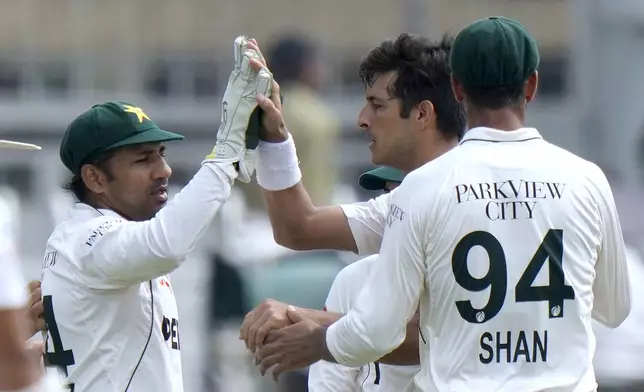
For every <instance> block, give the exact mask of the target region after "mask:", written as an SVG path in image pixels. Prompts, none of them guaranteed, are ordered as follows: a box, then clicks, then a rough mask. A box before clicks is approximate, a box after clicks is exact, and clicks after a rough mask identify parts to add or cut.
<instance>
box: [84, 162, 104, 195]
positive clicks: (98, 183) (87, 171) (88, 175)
mask: <svg viewBox="0 0 644 392" xmlns="http://www.w3.org/2000/svg"><path fill="white" fill-rule="evenodd" d="M80 175H81V178H82V179H83V183H84V184H85V186H86V187H87V189H89V190H90V191H92V192H93V193H96V194H101V193H103V192H105V185H106V184H107V177H106V176H105V174H104V173H103V172H102V171H101V170H100V169H99V168H98V167H96V166H94V165H92V164H85V165H83V166H82V167H81V170H80Z"/></svg>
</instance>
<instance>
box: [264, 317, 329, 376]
mask: <svg viewBox="0 0 644 392" xmlns="http://www.w3.org/2000/svg"><path fill="white" fill-rule="evenodd" d="M298 313H299V312H297V311H296V310H295V308H293V307H292V306H289V310H288V316H289V318H290V319H291V320H292V321H294V322H295V324H293V325H291V326H289V327H286V328H282V329H279V330H276V331H271V333H270V334H269V335H268V338H267V339H266V344H265V345H264V346H263V347H262V348H260V350H259V351H258V352H257V354H256V363H257V364H259V372H260V373H261V374H262V376H263V375H264V374H266V371H267V370H268V369H272V373H273V378H274V379H275V381H277V380H278V379H279V376H280V375H281V374H282V373H284V372H286V371H291V370H296V369H301V368H304V367H307V366H310V365H312V364H314V363H315V362H317V361H319V360H321V359H322V358H323V357H324V353H325V352H326V351H327V349H326V337H325V330H324V328H323V327H321V326H320V325H319V324H317V323H315V322H314V321H313V320H309V319H307V318H304V317H301V316H300V315H299V314H298Z"/></svg>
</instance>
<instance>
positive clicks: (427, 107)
mask: <svg viewBox="0 0 644 392" xmlns="http://www.w3.org/2000/svg"><path fill="white" fill-rule="evenodd" d="M417 108H418V110H416V111H412V114H415V116H416V118H415V119H416V121H419V122H420V123H421V129H425V128H427V127H428V126H430V125H431V123H432V121H433V119H434V104H433V103H431V101H428V100H424V101H422V102H421V103H419V104H418V106H417Z"/></svg>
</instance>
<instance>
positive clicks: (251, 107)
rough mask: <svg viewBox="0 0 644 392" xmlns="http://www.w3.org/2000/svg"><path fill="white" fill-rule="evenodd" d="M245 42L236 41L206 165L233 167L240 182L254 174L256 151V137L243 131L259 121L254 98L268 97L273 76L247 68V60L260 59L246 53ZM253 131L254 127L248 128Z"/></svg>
mask: <svg viewBox="0 0 644 392" xmlns="http://www.w3.org/2000/svg"><path fill="white" fill-rule="evenodd" d="M247 44H248V39H247V38H246V37H245V36H239V37H237V38H236V39H235V44H234V55H235V66H234V69H233V71H232V72H231V74H230V77H229V78H228V85H227V86H226V92H225V93H224V97H223V99H222V104H221V125H220V126H219V131H218V132H217V143H216V144H215V147H214V148H213V150H212V152H211V153H210V154H209V155H208V156H207V157H206V159H205V161H206V162H207V161H214V162H221V163H232V164H234V165H235V168H236V169H237V171H238V173H239V176H238V179H239V180H240V181H242V182H246V183H247V182H250V179H251V176H252V174H253V172H254V171H255V163H256V151H255V149H256V148H257V144H258V140H259V135H255V134H254V133H253V134H251V135H248V134H247V133H246V130H247V129H248V128H249V125H250V124H251V118H252V119H253V122H258V121H259V118H260V108H259V106H258V105H257V99H256V96H257V94H263V95H265V96H270V94H271V87H272V85H273V75H271V73H270V72H269V71H268V70H267V69H266V68H262V69H261V70H260V71H259V72H257V71H255V70H253V69H252V68H251V66H250V59H251V58H255V59H258V60H261V57H260V56H261V55H260V54H259V53H257V52H256V51H254V50H251V49H247ZM251 128H252V129H253V130H255V129H257V128H256V127H251Z"/></svg>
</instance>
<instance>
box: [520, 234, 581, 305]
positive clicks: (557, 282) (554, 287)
mask: <svg viewBox="0 0 644 392" xmlns="http://www.w3.org/2000/svg"><path fill="white" fill-rule="evenodd" d="M546 260H548V277H549V284H548V285H547V286H532V283H533V282H534V281H535V279H536V278H537V275H538V274H539V271H540V270H541V268H542V267H543V265H544V264H545V262H546ZM562 261H563V230H548V233H546V236H545V237H544V238H543V241H542V242H541V245H539V248H538V249H537V251H536V252H535V254H534V256H533V257H532V260H531V261H530V264H528V267H527V268H526V270H525V272H524V273H523V276H521V279H519V282H518V283H517V286H516V288H515V290H514V294H515V299H516V301H517V302H536V301H548V307H549V309H550V318H557V317H563V314H564V312H563V310H564V300H566V299H575V291H574V290H573V289H572V287H571V286H568V285H566V284H565V281H564V272H563V267H562V265H561V263H562Z"/></svg>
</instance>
